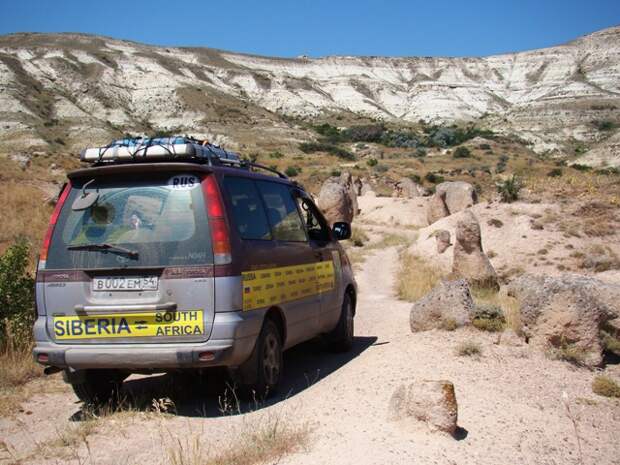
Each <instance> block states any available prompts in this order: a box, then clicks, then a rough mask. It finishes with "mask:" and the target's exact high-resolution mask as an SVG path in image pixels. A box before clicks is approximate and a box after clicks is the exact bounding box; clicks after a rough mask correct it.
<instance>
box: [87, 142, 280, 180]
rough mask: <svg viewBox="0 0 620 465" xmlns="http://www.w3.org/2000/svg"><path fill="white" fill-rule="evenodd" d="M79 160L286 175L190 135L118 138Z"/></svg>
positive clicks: (93, 149) (96, 162) (102, 163)
mask: <svg viewBox="0 0 620 465" xmlns="http://www.w3.org/2000/svg"><path fill="white" fill-rule="evenodd" d="M80 160H82V161H86V162H91V163H93V165H107V164H123V163H134V162H156V161H171V160H183V161H195V162H199V163H208V164H209V165H210V166H211V165H227V166H232V167H235V168H241V169H246V170H252V169H262V170H265V171H269V172H271V173H274V174H276V175H277V176H278V177H280V178H282V179H288V177H287V176H286V175H284V174H282V173H281V172H280V171H278V170H276V169H274V168H271V167H268V166H264V165H261V164H258V163H254V162H250V161H249V160H247V159H243V158H242V157H241V155H240V154H238V153H236V152H229V151H227V150H225V149H223V148H221V147H220V146H218V145H215V144H211V143H210V142H209V141H207V140H200V139H195V138H193V137H189V136H173V137H154V138H149V137H138V138H125V139H117V140H113V141H112V142H110V143H109V144H108V145H106V146H103V147H91V148H87V149H84V150H82V151H81V152H80Z"/></svg>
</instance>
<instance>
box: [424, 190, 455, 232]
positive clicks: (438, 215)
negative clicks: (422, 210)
mask: <svg viewBox="0 0 620 465" xmlns="http://www.w3.org/2000/svg"><path fill="white" fill-rule="evenodd" d="M449 215H450V211H449V210H448V207H447V206H446V193H445V192H435V194H434V195H433V196H432V197H431V200H430V202H428V205H426V221H428V224H433V223H434V222H435V221H439V220H440V219H442V218H445V217H446V216H449Z"/></svg>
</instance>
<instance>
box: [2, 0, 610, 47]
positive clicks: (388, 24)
mask: <svg viewBox="0 0 620 465" xmlns="http://www.w3.org/2000/svg"><path fill="white" fill-rule="evenodd" d="M618 24H620V0H587V1H584V0H581V1H578V0H554V1H552V0H493V1H487V0H470V1H467V0H461V1H459V0H454V1H441V0H426V1H404V0H394V1H390V0H384V1H379V0H369V1H364V0H357V1H356V0H346V1H338V0H288V1H286V0H274V1H270V0H238V1H234V0H228V1H218V2H216V1H211V0H202V1H200V0H167V1H165V0H150V1H133V0H123V1H120V0H0V34H7V33H11V32H87V33H92V34H102V35H106V36H112V37H116V38H120V39H130V40H135V41H139V42H145V43H149V44H155V45H169V46H182V45H187V46H205V47H214V48H221V49H225V50H231V51H238V52H246V53H256V54H261V55H271V56H287V57H290V56H296V55H302V54H306V55H310V56H324V55H389V56H415V55H423V56H426V55H428V56H480V55H490V54H495V53H501V52H510V51H519V50H528V49H533V48H540V47H546V46H551V45H557V44H560V43H563V42H566V41H568V40H571V39H573V38H576V37H578V36H580V35H583V34H586V33H588V32H593V31H595V30H598V29H602V28H605V27H609V26H614V25H618Z"/></svg>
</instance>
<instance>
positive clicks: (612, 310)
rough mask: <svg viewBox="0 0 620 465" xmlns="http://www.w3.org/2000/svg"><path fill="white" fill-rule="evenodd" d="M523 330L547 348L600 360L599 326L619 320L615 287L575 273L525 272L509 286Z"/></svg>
mask: <svg viewBox="0 0 620 465" xmlns="http://www.w3.org/2000/svg"><path fill="white" fill-rule="evenodd" d="M508 295H510V296H512V297H515V298H516V299H517V300H518V301H519V303H520V318H521V323H522V324H523V332H524V333H525V335H526V336H527V337H528V338H529V339H530V344H532V345H534V346H536V347H539V348H542V349H544V350H546V351H549V350H551V351H558V350H559V351H565V352H566V351H569V352H570V353H571V354H572V357H573V358H574V359H575V360H577V361H579V362H581V363H583V364H585V365H588V366H597V365H600V364H601V362H602V360H603V342H602V337H601V329H602V328H603V327H608V326H609V322H614V321H618V320H617V319H618V318H620V285H617V284H609V283H604V282H602V281H600V280H598V279H595V278H591V277H588V276H582V275H577V274H564V275H561V276H553V277H552V276H541V275H532V274H526V275H522V276H520V277H518V278H517V279H515V280H513V281H512V282H511V283H510V284H509V285H508Z"/></svg>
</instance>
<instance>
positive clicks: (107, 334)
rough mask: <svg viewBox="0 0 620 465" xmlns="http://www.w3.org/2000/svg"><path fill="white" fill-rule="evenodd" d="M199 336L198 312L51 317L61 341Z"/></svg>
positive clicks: (201, 330)
mask: <svg viewBox="0 0 620 465" xmlns="http://www.w3.org/2000/svg"><path fill="white" fill-rule="evenodd" d="M201 335H204V321H203V311H202V310H186V311H180V312H179V311H175V312H144V313H137V312H132V313H112V314H107V315H75V316H55V317H54V336H55V338H56V339H61V340H68V339H107V338H118V337H125V338H132V337H174V336H201Z"/></svg>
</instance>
